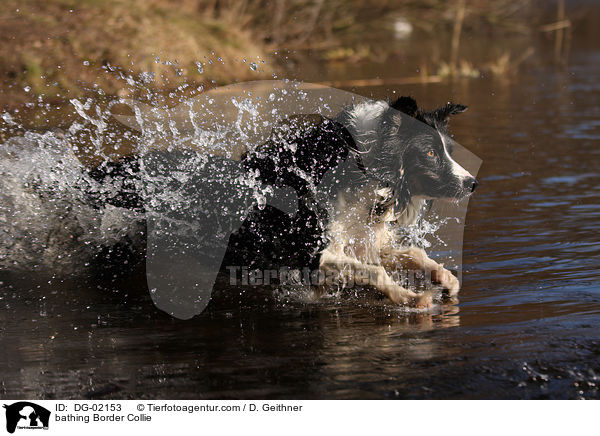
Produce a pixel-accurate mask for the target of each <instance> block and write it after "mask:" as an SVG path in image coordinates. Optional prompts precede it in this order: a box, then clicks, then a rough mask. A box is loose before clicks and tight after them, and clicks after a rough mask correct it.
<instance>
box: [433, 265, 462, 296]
mask: <svg viewBox="0 0 600 436" xmlns="http://www.w3.org/2000/svg"><path fill="white" fill-rule="evenodd" d="M431 280H432V281H433V282H434V283H437V284H439V285H440V286H441V287H442V288H444V289H445V290H447V291H448V295H450V296H452V295H456V294H458V291H459V290H460V282H459V281H458V279H457V278H456V277H455V276H454V274H452V273H451V272H450V271H448V270H447V269H446V268H444V267H443V266H441V265H440V266H439V268H437V269H436V270H434V271H432V274H431Z"/></svg>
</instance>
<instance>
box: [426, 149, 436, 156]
mask: <svg viewBox="0 0 600 436" xmlns="http://www.w3.org/2000/svg"><path fill="white" fill-rule="evenodd" d="M427 156H429V157H434V156H435V151H433V150H429V151H428V152H427Z"/></svg>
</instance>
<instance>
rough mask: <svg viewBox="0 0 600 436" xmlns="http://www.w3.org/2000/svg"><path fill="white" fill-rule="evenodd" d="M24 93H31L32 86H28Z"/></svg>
mask: <svg viewBox="0 0 600 436" xmlns="http://www.w3.org/2000/svg"><path fill="white" fill-rule="evenodd" d="M23 91H25V92H29V91H31V86H26V87H25V88H23Z"/></svg>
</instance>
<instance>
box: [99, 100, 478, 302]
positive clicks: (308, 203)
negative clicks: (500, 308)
mask: <svg viewBox="0 0 600 436" xmlns="http://www.w3.org/2000/svg"><path fill="white" fill-rule="evenodd" d="M465 110H466V106H463V105H459V104H451V103H448V104H447V105H445V106H443V107H440V108H438V109H435V110H433V111H424V110H422V109H420V108H418V106H417V103H416V102H415V100H414V99H413V98H410V97H400V98H398V99H397V100H395V101H394V102H391V103H389V102H386V101H369V102H363V103H358V104H354V105H351V106H349V107H347V108H346V109H344V110H343V111H342V112H341V113H339V114H338V115H337V116H336V117H333V118H332V119H329V118H325V117H323V116H321V115H299V116H295V117H292V118H289V119H288V120H286V121H285V122H283V123H281V124H280V125H278V126H276V127H275V128H274V129H273V131H272V134H271V136H270V138H269V140H268V141H267V142H266V143H264V144H262V145H259V146H257V147H255V148H252V149H251V150H249V151H247V152H246V153H245V155H243V156H242V162H241V168H240V171H241V172H242V173H243V172H244V171H246V172H247V174H252V177H258V179H259V180H260V181H261V182H262V183H263V184H267V185H272V186H274V187H286V188H290V187H291V188H292V189H293V190H295V192H296V194H297V197H298V199H299V201H298V204H297V206H298V208H297V212H296V213H295V214H294V215H290V214H288V213H285V212H283V211H282V210H280V209H278V208H276V207H273V206H270V205H267V206H266V207H262V208H259V207H258V206H255V207H254V208H253V209H252V211H251V212H250V214H249V215H247V217H246V219H245V221H244V222H243V224H242V225H241V227H239V228H238V229H237V230H236V231H235V232H233V233H231V235H230V237H229V245H228V247H227V251H226V253H225V256H224V259H223V262H222V266H221V271H223V272H224V273H225V274H227V273H226V269H227V267H230V266H232V265H237V266H240V265H242V266H246V267H247V268H249V269H270V270H272V269H273V268H281V267H285V268H291V269H302V268H306V267H308V268H309V269H310V270H312V271H315V270H316V271H320V272H321V273H322V274H323V275H325V276H326V277H328V278H331V277H333V278H334V279H335V281H336V282H340V283H348V282H355V283H358V282H359V281H358V280H356V279H357V277H361V278H362V279H361V280H364V278H365V277H366V278H367V283H365V284H366V285H368V286H370V287H373V288H375V289H377V290H379V291H380V292H381V293H382V294H384V295H385V296H387V297H388V298H389V299H390V300H391V301H392V302H394V303H397V304H406V305H409V306H416V307H427V306H429V305H430V304H431V303H432V294H431V293H430V292H424V293H418V292H416V291H415V290H414V289H407V288H406V287H404V286H403V285H402V283H400V282H398V281H395V280H394V279H393V278H392V276H393V272H395V271H398V270H403V271H420V272H423V273H424V274H426V276H427V277H430V278H431V280H432V281H433V282H434V283H438V284H439V285H440V286H441V287H442V288H444V289H446V290H447V291H448V292H449V294H450V295H453V294H456V293H457V292H458V290H459V282H458V280H457V278H456V277H454V275H453V274H452V273H451V272H450V271H448V270H447V269H445V268H443V266H442V265H440V264H438V263H437V262H435V261H434V260H432V259H431V258H429V257H428V256H427V254H426V253H425V251H424V250H423V249H421V248H418V247H415V246H405V245H402V244H399V243H398V239H399V237H398V233H399V232H400V231H401V230H402V229H403V228H405V227H407V226H410V225H412V224H415V222H416V221H417V220H418V219H419V217H420V212H421V211H422V210H423V208H424V206H425V205H426V204H427V202H430V201H432V200H436V199H448V200H454V201H458V200H460V199H462V198H464V197H465V196H468V195H469V194H471V192H473V190H474V189H475V187H476V186H477V181H476V180H475V178H474V177H473V176H472V175H471V174H469V172H467V171H466V170H465V169H464V168H462V167H461V166H460V165H459V164H458V163H457V162H456V161H455V160H453V159H452V157H451V153H452V144H453V140H452V138H451V137H450V134H449V132H448V129H447V126H448V119H449V117H450V116H452V115H454V114H458V113H461V112H464V111H465ZM215 159H217V158H215ZM226 163H227V164H231V163H232V162H223V164H226ZM237 168H239V166H238V167H237ZM132 174H139V165H137V164H136V161H135V160H130V161H128V162H125V161H123V162H120V163H118V164H115V165H113V164H111V165H109V166H107V167H105V168H104V169H103V170H102V171H95V172H92V173H91V175H92V177H94V178H95V179H97V180H99V181H101V180H105V179H106V177H107V175H110V180H111V182H112V183H116V182H118V184H119V185H120V186H122V187H123V189H122V191H123V192H119V193H118V195H116V196H114V197H112V198H109V199H107V200H105V201H104V202H107V203H110V204H114V205H116V206H119V207H126V208H133V209H140V210H142V209H143V208H144V205H143V201H141V200H140V197H139V196H138V195H137V193H136V188H135V186H136V184H135V183H133V182H132V181H131V180H130V179H131V178H132V176H131V175H132ZM135 177H137V176H135ZM121 179H122V180H121ZM125 188H127V189H125ZM232 189H235V188H232ZM235 194H236V193H235V192H231V195H235ZM199 195H200V194H199Z"/></svg>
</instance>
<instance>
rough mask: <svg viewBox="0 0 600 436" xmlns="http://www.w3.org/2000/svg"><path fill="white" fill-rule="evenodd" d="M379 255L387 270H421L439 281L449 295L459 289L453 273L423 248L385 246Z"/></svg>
mask: <svg viewBox="0 0 600 436" xmlns="http://www.w3.org/2000/svg"><path fill="white" fill-rule="evenodd" d="M380 256H381V264H382V265H383V266H384V267H385V268H386V269H387V270H388V271H394V270H397V269H398V268H400V269H401V270H403V271H411V272H416V271H421V272H423V273H425V274H426V275H430V276H431V281H432V282H433V283H439V284H440V285H441V286H442V287H443V288H445V289H447V290H448V293H449V294H450V295H456V294H457V293H458V291H459V290H460V283H459V281H458V279H457V278H456V277H455V276H454V274H452V273H451V272H450V271H448V270H447V269H446V268H444V266H443V265H440V264H439V263H437V262H436V261H435V260H433V259H431V258H430V257H429V256H427V253H425V250H423V249H421V248H418V247H406V248H387V249H384V250H382V251H381V252H380Z"/></svg>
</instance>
